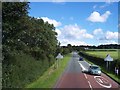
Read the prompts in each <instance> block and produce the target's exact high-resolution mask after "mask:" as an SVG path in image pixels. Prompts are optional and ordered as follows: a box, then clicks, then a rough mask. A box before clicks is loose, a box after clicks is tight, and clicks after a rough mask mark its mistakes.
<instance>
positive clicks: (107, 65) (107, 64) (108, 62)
mask: <svg viewBox="0 0 120 90" xmlns="http://www.w3.org/2000/svg"><path fill="white" fill-rule="evenodd" d="M104 61H106V68H107V70H110V62H111V61H113V58H112V57H110V54H108V55H107V56H106V58H105V59H104Z"/></svg>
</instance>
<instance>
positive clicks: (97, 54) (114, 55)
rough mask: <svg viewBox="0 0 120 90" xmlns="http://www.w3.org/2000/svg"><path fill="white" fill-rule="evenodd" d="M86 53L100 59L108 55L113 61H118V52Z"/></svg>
mask: <svg viewBox="0 0 120 90" xmlns="http://www.w3.org/2000/svg"><path fill="white" fill-rule="evenodd" d="M86 53H87V54H90V55H94V56H96V57H100V58H105V57H106V55H107V54H110V56H111V57H112V58H113V59H118V51H86Z"/></svg>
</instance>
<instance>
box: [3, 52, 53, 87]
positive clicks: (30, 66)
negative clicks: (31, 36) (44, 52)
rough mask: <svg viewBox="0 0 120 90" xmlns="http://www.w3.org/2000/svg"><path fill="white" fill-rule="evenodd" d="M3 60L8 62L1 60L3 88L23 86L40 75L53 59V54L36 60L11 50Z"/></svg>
mask: <svg viewBox="0 0 120 90" xmlns="http://www.w3.org/2000/svg"><path fill="white" fill-rule="evenodd" d="M49 59H51V60H49ZM5 60H7V61H8V62H7V63H6V62H4V61H3V68H2V69H3V70H2V71H3V73H2V74H3V75H2V76H3V81H2V83H3V84H2V85H3V88H23V87H24V86H25V85H27V84H29V83H31V82H32V81H34V80H36V79H37V78H38V77H39V76H40V75H42V74H43V73H44V72H45V71H46V70H47V69H48V68H49V66H50V65H52V64H53V62H54V61H55V59H54V58H53V56H49V58H48V57H46V59H45V58H44V60H41V58H40V59H39V60H36V59H35V58H34V57H32V56H30V55H27V54H25V53H23V52H19V53H18V52H17V51H12V52H11V53H10V54H9V56H8V57H7V58H5ZM49 61H51V62H49Z"/></svg>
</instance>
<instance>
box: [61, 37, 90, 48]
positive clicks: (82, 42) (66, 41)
mask: <svg viewBox="0 0 120 90" xmlns="http://www.w3.org/2000/svg"><path fill="white" fill-rule="evenodd" d="M67 44H71V45H75V46H79V45H90V44H88V43H86V42H84V41H80V40H68V39H63V40H62V41H61V46H67Z"/></svg>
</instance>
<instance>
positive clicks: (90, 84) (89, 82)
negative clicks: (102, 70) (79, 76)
mask: <svg viewBox="0 0 120 90" xmlns="http://www.w3.org/2000/svg"><path fill="white" fill-rule="evenodd" d="M88 84H89V87H90V88H91V90H92V86H91V84H90V82H89V81H88Z"/></svg>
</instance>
